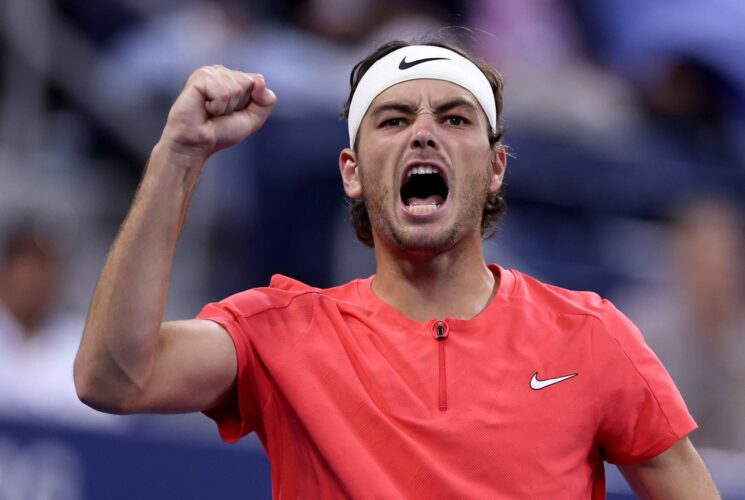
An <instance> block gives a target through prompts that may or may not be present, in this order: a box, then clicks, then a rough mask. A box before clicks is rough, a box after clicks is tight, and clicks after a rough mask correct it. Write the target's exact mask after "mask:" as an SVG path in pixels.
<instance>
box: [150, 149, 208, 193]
mask: <svg viewBox="0 0 745 500" xmlns="http://www.w3.org/2000/svg"><path fill="white" fill-rule="evenodd" d="M207 158H208V155H206V154H199V153H198V152H196V151H194V150H190V149H188V148H182V147H180V146H179V145H178V144H174V143H171V142H169V141H165V140H163V139H162V138H161V140H160V141H158V143H157V144H156V145H155V146H154V147H153V150H152V153H151V154H150V159H149V160H148V166H147V169H148V171H149V172H150V173H151V175H156V176H157V177H162V176H164V175H165V176H166V177H173V176H176V177H177V178H178V179H179V180H180V181H181V182H182V183H183V184H185V187H188V188H190V187H193V185H195V184H196V182H197V179H198V178H199V175H200V174H201V172H202V168H203V167H204V164H205V162H206V161H207Z"/></svg>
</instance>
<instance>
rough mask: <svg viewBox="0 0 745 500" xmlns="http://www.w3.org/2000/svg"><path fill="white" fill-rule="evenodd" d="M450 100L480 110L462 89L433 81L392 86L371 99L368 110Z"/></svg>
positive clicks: (418, 81) (469, 94)
mask: <svg viewBox="0 0 745 500" xmlns="http://www.w3.org/2000/svg"><path fill="white" fill-rule="evenodd" d="M451 99H465V100H467V101H469V102H470V103H471V104H473V105H474V106H475V107H476V108H477V109H481V105H480V104H479V102H478V100H477V99H476V98H475V97H474V95H473V94H472V93H471V92H470V91H468V90H466V89H465V88H464V87H461V86H460V85H458V84H455V83H452V82H448V81H445V80H433V79H421V80H408V81H405V82H401V83H397V84H396V85H392V86H391V87H388V88H387V89H385V90H384V91H383V92H381V93H380V94H378V96H377V97H376V98H375V99H373V102H372V104H370V109H371V110H373V109H375V107H376V106H379V105H381V104H386V103H390V102H397V103H405V104H410V105H414V106H416V107H419V106H421V105H422V104H437V103H441V102H444V101H448V100H451Z"/></svg>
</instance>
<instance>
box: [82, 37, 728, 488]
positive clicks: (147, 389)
mask: <svg viewBox="0 0 745 500" xmlns="http://www.w3.org/2000/svg"><path fill="white" fill-rule="evenodd" d="M352 76H353V78H352V87H353V88H352V94H351V97H350V102H349V103H348V105H347V107H346V110H345V111H347V113H345V114H348V122H349V132H350V148H346V149H344V150H343V151H342V152H341V154H340V157H339V164H340V171H341V176H342V180H343V183H344V190H345V192H346V194H347V196H349V198H351V199H352V200H361V201H355V203H356V205H354V206H353V209H352V211H353V218H354V219H355V225H356V229H357V232H358V236H360V238H361V239H363V241H366V242H367V243H369V244H372V245H374V250H375V257H376V263H377V272H376V274H375V276H374V277H372V278H368V279H365V280H356V281H353V282H351V283H348V284H345V285H342V286H340V287H337V288H333V289H329V290H320V289H315V288H312V287H310V286H307V285H304V284H302V283H299V282H296V281H293V280H291V279H289V278H285V277H282V276H276V277H275V278H274V279H273V280H272V283H271V286H270V287H268V288H260V289H254V290H249V291H247V292H243V293H239V294H237V295H235V296H233V297H230V298H228V299H226V300H224V301H222V302H220V303H218V304H210V305H208V306H206V307H205V308H204V309H203V311H202V312H201V313H200V315H199V316H198V319H195V320H190V321H177V322H166V323H162V324H161V320H162V315H163V307H164V304H165V300H166V295H167V287H168V278H169V272H170V268H171V262H172V259H173V254H174V252H175V247H176V241H177V239H178V236H179V232H180V229H181V226H182V224H183V221H184V217H185V214H186V208H187V205H188V201H189V197H190V195H191V193H192V191H193V189H194V186H195V184H196V182H197V178H198V176H199V173H200V171H201V169H202V167H203V165H204V163H205V161H206V159H207V158H208V157H209V156H210V155H211V154H212V153H214V152H215V151H218V150H220V149H222V148H225V147H229V146H231V145H233V144H236V143H237V142H239V141H240V140H242V139H243V138H244V137H246V136H248V135H250V134H251V133H253V132H255V131H256V130H257V129H258V128H259V127H260V126H261V125H262V124H263V122H264V121H265V120H266V118H267V117H268V115H269V113H270V112H271V109H272V107H273V105H274V103H275V96H274V94H273V93H272V92H271V91H270V90H269V89H268V88H267V86H266V83H265V82H264V79H263V77H262V76H261V75H257V74H246V73H241V72H235V71H230V70H227V69H225V68H221V67H210V68H202V69H200V70H198V71H196V72H195V73H194V74H193V75H192V76H191V77H190V78H189V80H188V82H187V84H186V87H185V88H184V90H183V91H182V93H181V95H180V96H179V97H178V99H177V100H176V102H175V103H174V105H173V108H172V109H171V112H170V114H169V117H168V122H167V124H166V127H165V130H164V132H163V135H162V137H161V140H160V141H159V142H158V144H157V145H156V146H155V148H154V149H153V154H152V156H151V158H150V162H149V165H148V168H147V172H146V175H145V177H144V179H143V182H142V185H141V187H140V190H139V192H138V194H137V196H136V199H135V202H134V204H133V206H132V209H131V212H130V214H129V216H128V217H127V220H126V222H125V223H124V225H123V227H122V230H121V232H120V234H119V236H118V237H117V241H116V242H115V244H114V246H113V248H112V250H111V254H110V256H109V258H108V260H107V262H106V264H105V266H104V269H103V271H102V274H101V278H100V281H99V284H98V286H97V289H96V292H95V295H94V297H93V302H92V304H91V308H90V313H89V318H88V323H87V326H86V329H85V332H84V335H83V341H82V344H81V347H80V351H79V353H78V357H77V359H76V365H75V380H76V384H77V388H78V394H79V396H80V398H81V399H82V400H84V401H85V402H86V403H88V404H90V405H91V406H94V407H96V408H99V409H101V410H104V411H111V412H117V413H132V412H188V411H199V410H202V411H205V412H206V413H207V415H209V416H210V417H212V418H214V419H215V420H216V421H217V423H218V426H219V429H220V433H221V435H222V437H223V438H224V439H225V440H227V441H235V440H237V439H239V438H240V437H241V436H243V435H245V434H247V433H248V432H251V431H255V432H256V433H257V434H258V436H259V438H260V440H261V441H262V443H263V445H264V447H265V449H266V451H267V454H268V456H269V460H270V463H271V466H272V487H273V491H274V495H275V496H277V497H285V496H286V497H297V496H305V497H337V496H352V497H361V496H364V497H368V496H375V497H381V498H398V497H421V498H433V497H442V498H446V497H455V496H458V497H466V498H480V497H499V498H528V497H530V498H603V497H604V478H603V460H604V459H607V460H610V461H614V462H616V463H619V464H621V465H622V467H623V471H624V473H625V474H626V475H627V477H628V478H629V481H630V482H631V484H632V485H633V487H634V488H635V489H636V490H637V491H638V492H639V493H640V495H642V496H644V497H650V498H663V497H664V498H697V499H700V498H718V494H717V492H716V487H715V486H714V484H713V482H712V480H711V478H710V476H709V475H708V472H707V471H706V468H705V466H704V465H703V463H702V462H701V460H700V458H699V457H698V455H697V454H696V452H695V450H694V449H693V448H692V446H691V444H690V443H689V441H688V440H687V438H686V437H685V436H686V435H687V434H688V433H689V432H691V431H692V430H693V429H694V428H695V426H696V425H695V423H694V422H693V420H692V419H691V417H690V415H689V414H688V412H687V411H686V409H685V405H684V404H683V401H682V399H681V398H680V395H679V394H678V392H677V390H676V389H675V387H674V385H673V384H672V382H671V381H670V379H669V377H668V375H667V373H666V372H665V371H664V369H663V368H662V366H661V365H660V364H659V361H657V358H656V357H655V356H654V355H653V354H652V353H651V351H649V349H648V348H646V346H645V345H644V342H643V340H642V338H641V335H640V334H639V333H638V331H637V330H636V329H635V328H634V327H633V325H631V324H630V323H629V322H628V320H627V319H626V318H625V317H623V316H622V315H621V314H620V313H619V312H618V311H617V310H615V309H614V308H613V306H612V305H610V304H609V303H607V302H606V301H603V300H602V299H600V298H599V297H597V296H596V295H594V294H588V293H577V292H570V291H566V290H562V289H558V288H555V287H550V286H547V285H543V284H541V283H538V282H537V281H535V280H533V279H531V278H529V277H527V276H525V275H523V274H521V273H519V272H517V271H508V270H505V269H502V268H500V267H499V266H496V265H491V266H487V264H486V263H485V262H484V259H483V254H482V247H481V238H482V234H485V233H488V231H489V230H490V229H491V228H492V227H493V224H494V222H495V219H496V218H497V217H498V215H499V213H500V212H501V211H502V209H503V206H504V203H503V201H501V199H500V196H499V191H500V188H501V185H502V179H503V176H504V171H505V163H506V154H505V150H504V147H503V146H502V145H501V143H500V142H499V139H500V136H501V127H500V122H499V115H500V113H501V104H502V103H501V80H500V78H499V75H498V74H497V73H496V72H495V71H494V70H492V69H490V68H488V67H487V66H485V65H483V64H480V63H475V62H474V60H473V59H472V58H471V57H470V56H467V55H466V54H465V53H464V52H462V51H460V49H456V48H454V47H453V48H446V47H439V46H433V45H423V46H409V45H408V44H405V43H398V42H394V43H391V44H386V45H384V46H382V47H381V48H380V49H379V50H378V51H376V52H375V53H374V54H373V55H371V56H370V57H369V58H368V59H366V60H364V61H362V62H361V63H360V64H358V66H357V67H355V70H354V71H353V75H352ZM286 168H289V167H286ZM287 202H289V203H291V202H292V200H287Z"/></svg>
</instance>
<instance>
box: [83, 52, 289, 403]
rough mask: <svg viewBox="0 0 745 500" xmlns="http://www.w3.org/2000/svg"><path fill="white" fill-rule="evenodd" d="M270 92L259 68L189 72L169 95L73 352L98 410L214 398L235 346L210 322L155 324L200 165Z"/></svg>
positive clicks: (265, 105) (226, 382) (218, 397)
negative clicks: (175, 92) (154, 141)
mask: <svg viewBox="0 0 745 500" xmlns="http://www.w3.org/2000/svg"><path fill="white" fill-rule="evenodd" d="M275 101H276V98H275V96H274V94H273V93H272V92H271V91H270V90H268V89H267V88H266V84H265V83H264V81H263V78H262V77H260V76H259V75H254V74H248V73H241V72H236V71H230V70H228V69H226V68H223V67H219V66H211V67H205V68H200V69H199V70H197V71H195V72H194V73H193V74H192V75H191V77H190V78H189V80H188V81H187V83H186V86H185V87H184V89H183V90H182V92H181V94H180V95H179V97H178V98H177V99H176V102H175V103H174V105H173V107H172V108H171V111H170V113H169V115H168V121H167V123H166V127H165V129H164V130H163V135H162V136H161V138H160V141H159V142H158V144H157V145H156V146H155V147H154V149H153V152H152V154H151V156H150V161H149V162H148V166H147V170H146V172H145V175H144V177H143V180H142V183H141V185H140V188H139V190H138V192H137V195H136V196H135V200H134V202H133V204H132V207H131V209H130V212H129V215H128V216H127V219H126V220H125V222H124V224H123V225H122V228H121V230H120V232H119V235H118V236H117V238H116V241H115V242H114V244H113V246H112V248H111V251H110V253H109V256H108V258H107V260H106V263H105V264H104V267H103V270H102V271H101V276H100V277H99V280H98V284H97V285H96V290H95V292H94V295H93V300H92V301H91V305H90V308H89V311H88V319H87V322H86V326H85V330H84V332H83V339H82V341H81V344H80V348H79V350H78V354H77V357H76V358H75V387H76V389H77V392H78V396H79V397H80V399H81V400H82V401H83V402H85V403H86V404H88V405H90V406H92V407H94V408H97V409H99V410H102V411H108V412H114V413H132V412H187V411H196V410H203V409H206V408H209V407H211V406H214V405H216V404H218V403H219V402H220V401H222V399H223V398H224V397H225V395H226V394H227V393H228V391H229V390H230V389H231V387H232V385H233V383H234V380H235V376H236V357H235V348H234V347H233V344H232V341H231V340H230V338H229V336H228V334H227V332H225V330H224V329H223V328H222V327H220V326H218V325H217V324H215V323H212V322H210V321H199V320H189V321H176V322H168V323H161V322H162V320H163V311H164V308H165V304H166V298H167V296H168V282H169V278H170V273H171V266H172V263H173V256H174V253H175V250H176V243H177V241H178V238H179V235H180V234H181V228H182V226H183V223H184V219H185V216H186V212H187V208H188V205H189V200H190V198H191V195H192V192H193V190H194V188H195V186H196V183H197V180H198V178H199V175H200V173H201V170H202V168H203V166H204V164H205V162H206V160H207V158H209V156H210V155H211V154H213V153H214V152H215V151H218V150H220V149H223V148H226V147H230V146H232V145H234V144H236V143H238V142H240V141H241V140H243V139H244V138H245V137H246V136H248V135H250V134H251V133H253V132H255V131H256V130H258V129H259V128H260V127H261V125H263V123H264V121H265V120H266V118H267V117H268V116H269V113H270V112H271V110H272V108H273V106H274V103H275Z"/></svg>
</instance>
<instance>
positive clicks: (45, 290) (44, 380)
mask: <svg viewBox="0 0 745 500" xmlns="http://www.w3.org/2000/svg"><path fill="white" fill-rule="evenodd" d="M0 251H1V252H2V253H0V414H2V415H3V416H4V417H6V418H11V419H16V420H26V419H29V418H31V419H36V420H43V421H55V422H59V423H66V424H78V425H80V424H85V425H88V424H101V425H104V424H108V425H113V424H115V423H118V422H120V421H119V420H117V419H116V417H114V416H111V415H104V414H102V413H98V412H95V411H93V410H91V409H90V408H88V407H86V406H85V405H83V404H82V403H81V402H80V401H79V400H78V398H77V396H76V394H75V388H74V385H73V379H72V363H73V359H74V357H75V352H76V350H77V346H78V343H79V341H80V335H81V332H82V328H83V318H81V317H77V316H75V315H72V314H70V313H68V312H66V311H64V310H62V308H61V307H59V304H60V303H59V300H58V299H59V297H60V295H59V293H60V291H61V290H60V278H61V270H62V269H61V267H62V261H61V258H60V256H59V255H58V254H57V251H56V249H55V246H54V242H53V241H52V239H51V237H50V235H49V234H46V233H44V232H42V231H40V227H39V224H31V223H25V222H24V223H19V224H17V225H16V226H15V227H13V228H12V229H11V230H10V231H9V232H8V234H7V235H6V237H5V239H4V241H3V246H2V248H1V249H0Z"/></svg>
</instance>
